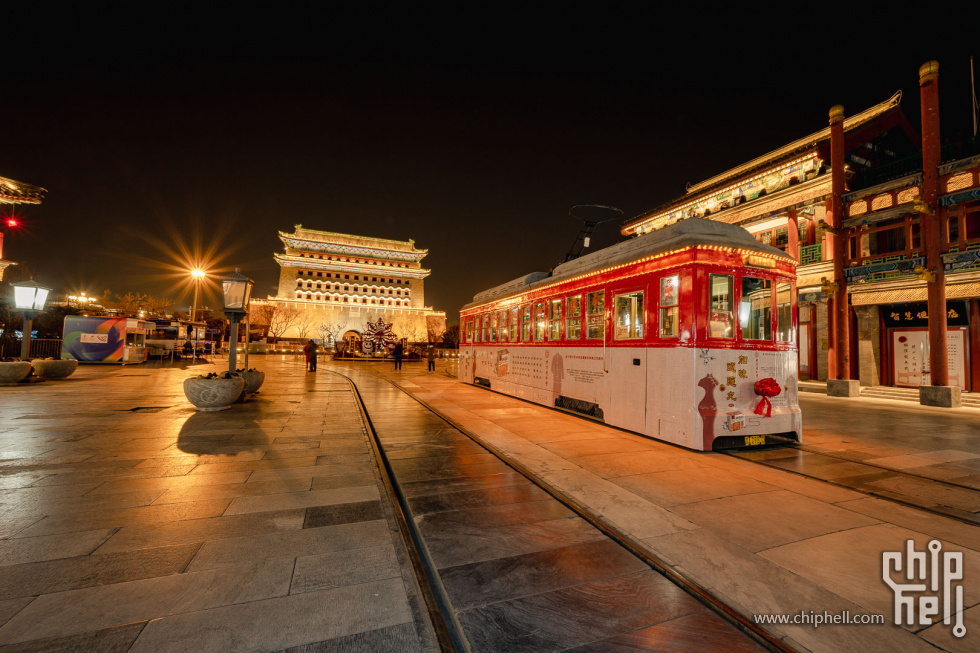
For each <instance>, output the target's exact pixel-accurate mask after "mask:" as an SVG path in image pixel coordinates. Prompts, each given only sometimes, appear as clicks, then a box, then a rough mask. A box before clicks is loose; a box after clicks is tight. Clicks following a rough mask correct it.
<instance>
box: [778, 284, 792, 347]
mask: <svg viewBox="0 0 980 653" xmlns="http://www.w3.org/2000/svg"><path fill="white" fill-rule="evenodd" d="M795 335H796V334H795V333H794V332H793V286H792V285H790V284H789V283H786V282H785V281H780V282H779V283H777V284H776V340H778V341H779V342H795V340H796V338H795Z"/></svg>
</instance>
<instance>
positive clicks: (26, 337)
mask: <svg viewBox="0 0 980 653" xmlns="http://www.w3.org/2000/svg"><path fill="white" fill-rule="evenodd" d="M10 285H11V286H13V288H14V307H15V308H16V309H17V310H18V311H20V312H21V313H22V314H23V315H24V330H23V336H22V337H21V344H20V359H21V360H25V361H26V360H29V359H30V357H31V322H33V321H34V318H35V317H37V314H38V313H40V312H41V311H43V310H44V302H45V301H47V299H48V293H49V292H51V289H50V288H45V287H44V286H42V285H40V284H38V283H37V282H36V281H34V279H33V278H32V279H31V280H30V281H21V282H20V283H12V284H10Z"/></svg>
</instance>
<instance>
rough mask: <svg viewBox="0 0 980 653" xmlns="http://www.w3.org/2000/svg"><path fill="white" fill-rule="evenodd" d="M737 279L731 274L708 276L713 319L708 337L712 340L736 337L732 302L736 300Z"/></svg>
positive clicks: (709, 322)
mask: <svg viewBox="0 0 980 653" xmlns="http://www.w3.org/2000/svg"><path fill="white" fill-rule="evenodd" d="M734 286H735V279H734V278H733V277H732V275H730V274H711V275H708V287H709V288H710V289H711V290H710V292H711V308H710V311H711V318H710V319H709V320H708V331H709V332H708V335H709V336H710V337H712V338H733V337H735V321H734V320H733V319H732V302H733V300H734V298H735V288H734Z"/></svg>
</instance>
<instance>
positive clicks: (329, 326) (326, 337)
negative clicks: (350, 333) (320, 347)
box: [317, 315, 347, 344]
mask: <svg viewBox="0 0 980 653" xmlns="http://www.w3.org/2000/svg"><path fill="white" fill-rule="evenodd" d="M345 328H347V319H346V318H345V317H344V316H343V315H337V316H334V317H333V318H332V319H329V320H324V321H323V322H320V324H319V326H317V331H318V332H319V333H320V339H321V340H323V343H324V344H335V343H336V342H337V340H338V339H339V338H340V336H341V335H342V334H343V332H344V329H345Z"/></svg>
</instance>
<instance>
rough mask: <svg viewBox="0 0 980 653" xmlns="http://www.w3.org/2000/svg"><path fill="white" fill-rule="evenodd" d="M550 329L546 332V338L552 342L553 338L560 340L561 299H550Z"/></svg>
mask: <svg viewBox="0 0 980 653" xmlns="http://www.w3.org/2000/svg"><path fill="white" fill-rule="evenodd" d="M550 303H551V309H550V312H551V316H550V317H551V330H550V331H549V333H548V340H551V341H552V342H554V341H555V340H561V304H562V302H561V300H560V299H553V300H551V302H550Z"/></svg>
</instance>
